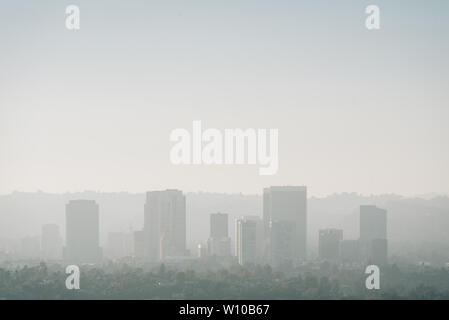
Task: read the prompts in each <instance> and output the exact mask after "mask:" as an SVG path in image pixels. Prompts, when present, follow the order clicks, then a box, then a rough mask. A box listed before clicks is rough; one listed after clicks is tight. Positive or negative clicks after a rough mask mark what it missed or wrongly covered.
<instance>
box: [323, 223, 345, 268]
mask: <svg viewBox="0 0 449 320" xmlns="http://www.w3.org/2000/svg"><path fill="white" fill-rule="evenodd" d="M318 233H319V243H318V255H319V257H320V259H321V260H328V261H337V260H338V259H339V258H340V242H341V241H342V240H343V230H340V229H324V230H320V231H319V232H318Z"/></svg>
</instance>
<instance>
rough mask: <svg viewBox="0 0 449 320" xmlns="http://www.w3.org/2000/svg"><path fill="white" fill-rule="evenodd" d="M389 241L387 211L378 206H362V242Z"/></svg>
mask: <svg viewBox="0 0 449 320" xmlns="http://www.w3.org/2000/svg"><path fill="white" fill-rule="evenodd" d="M374 239H387V210H384V209H380V208H378V207H376V206H371V205H369V206H367V205H363V206H360V240H361V241H362V242H369V241H371V240H374Z"/></svg>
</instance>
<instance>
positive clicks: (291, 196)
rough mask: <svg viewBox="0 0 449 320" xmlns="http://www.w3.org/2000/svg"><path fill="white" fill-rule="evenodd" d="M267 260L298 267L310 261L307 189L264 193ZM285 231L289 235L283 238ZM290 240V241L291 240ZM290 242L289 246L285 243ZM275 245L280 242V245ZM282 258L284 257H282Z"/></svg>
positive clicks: (292, 187)
mask: <svg viewBox="0 0 449 320" xmlns="http://www.w3.org/2000/svg"><path fill="white" fill-rule="evenodd" d="M263 219H264V227H265V232H266V234H267V235H268V237H267V243H266V252H267V253H268V254H267V258H269V260H271V261H273V262H277V263H278V262H279V261H290V262H292V263H296V262H299V261H303V260H305V259H306V257H307V250H306V248H307V188H306V187H305V186H282V187H269V188H265V189H264V193H263ZM281 230H284V231H286V232H287V233H286V234H282V231H281ZM290 238H291V239H290ZM287 239H290V240H288V241H291V242H290V243H286V241H287ZM276 241H281V243H277V242H276ZM280 254H282V255H283V256H282V257H281V256H279V255H280Z"/></svg>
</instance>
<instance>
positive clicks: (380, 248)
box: [368, 239, 388, 266]
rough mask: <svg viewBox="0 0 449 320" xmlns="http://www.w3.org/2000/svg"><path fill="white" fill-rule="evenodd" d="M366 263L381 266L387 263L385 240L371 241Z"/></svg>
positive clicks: (386, 243) (386, 244)
mask: <svg viewBox="0 0 449 320" xmlns="http://www.w3.org/2000/svg"><path fill="white" fill-rule="evenodd" d="M368 260H369V261H368V262H369V263H372V264H375V265H378V266H382V265H385V264H387V262H388V242H387V239H373V240H371V243H370V248H369V258H368Z"/></svg>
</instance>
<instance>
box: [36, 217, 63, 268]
mask: <svg viewBox="0 0 449 320" xmlns="http://www.w3.org/2000/svg"><path fill="white" fill-rule="evenodd" d="M41 253H42V258H43V259H45V260H58V259H62V238H61V235H60V232H59V226H58V225H57V224H46V225H43V226H42V234H41Z"/></svg>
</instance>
